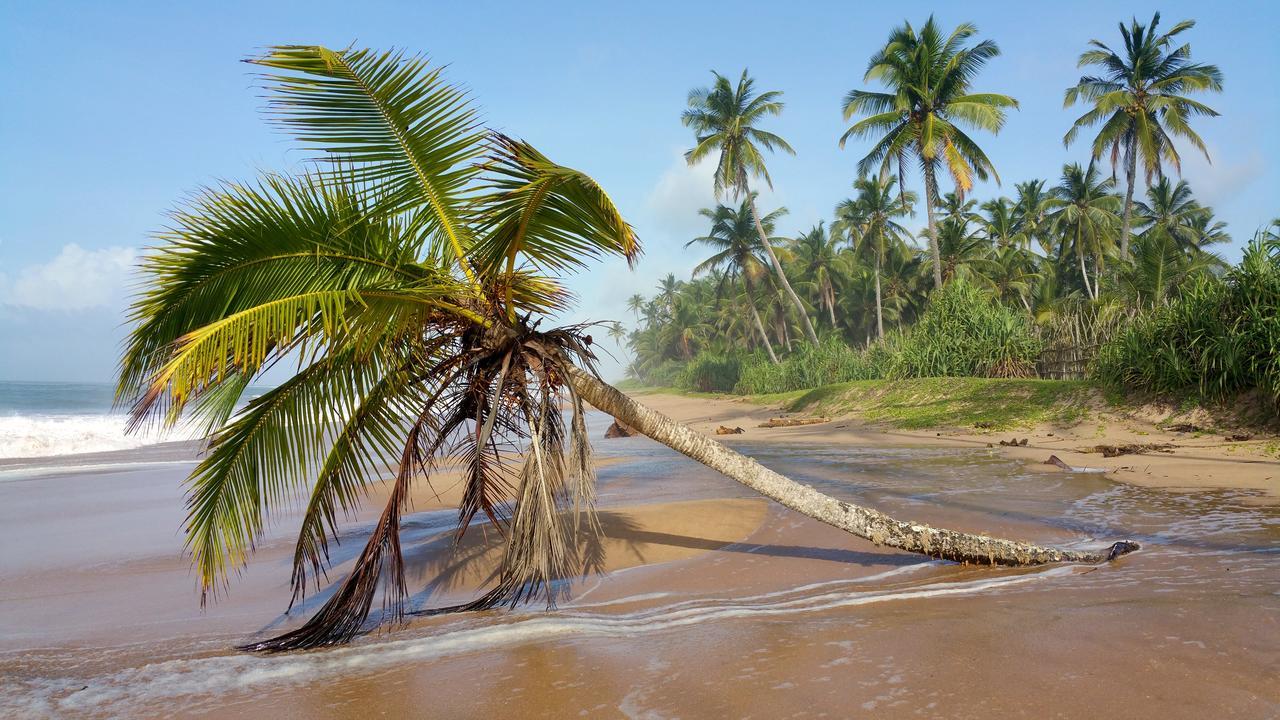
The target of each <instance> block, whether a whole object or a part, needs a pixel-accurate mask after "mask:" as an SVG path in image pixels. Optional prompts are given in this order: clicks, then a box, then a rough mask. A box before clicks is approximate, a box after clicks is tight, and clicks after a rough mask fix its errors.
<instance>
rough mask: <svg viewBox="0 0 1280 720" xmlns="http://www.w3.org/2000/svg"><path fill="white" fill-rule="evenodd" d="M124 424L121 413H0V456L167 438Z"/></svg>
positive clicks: (120, 446)
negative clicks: (134, 430)
mask: <svg viewBox="0 0 1280 720" xmlns="http://www.w3.org/2000/svg"><path fill="white" fill-rule="evenodd" d="M125 424H126V418H125V416H123V415H107V414H98V415H10V416H0V459H10V458H33V457H53V456H59V455H78V454H82V453H98V452H111V451H114V450H132V449H134V448H139V447H142V446H144V445H152V444H155V443H158V442H164V441H165V440H167V439H170V438H166V437H164V436H162V435H160V434H158V433H156V432H154V431H139V432H137V433H132V434H130V433H126V432H125ZM174 439H177V438H174Z"/></svg>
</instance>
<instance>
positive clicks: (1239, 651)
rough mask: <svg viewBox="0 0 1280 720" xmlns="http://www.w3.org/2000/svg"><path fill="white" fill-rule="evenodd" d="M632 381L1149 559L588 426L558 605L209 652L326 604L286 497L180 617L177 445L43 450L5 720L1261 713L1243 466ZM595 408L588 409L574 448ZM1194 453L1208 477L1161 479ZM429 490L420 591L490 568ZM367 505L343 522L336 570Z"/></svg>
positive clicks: (675, 405)
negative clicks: (771, 496) (260, 652)
mask: <svg viewBox="0 0 1280 720" xmlns="http://www.w3.org/2000/svg"><path fill="white" fill-rule="evenodd" d="M642 400H643V401H644V402H647V403H650V404H651V405H653V406H655V407H657V408H659V409H661V410H663V411H664V412H667V413H668V414H670V415H672V416H674V417H677V418H679V419H682V420H684V421H687V422H690V423H692V424H693V425H694V427H696V428H698V429H700V430H708V429H710V430H714V427H715V426H718V425H721V424H723V425H730V426H739V425H740V426H742V427H743V428H744V430H745V432H744V433H743V434H741V435H734V436H727V439H728V440H729V442H731V443H732V444H733V445H734V446H736V447H738V448H739V449H740V450H742V451H744V452H747V453H749V454H751V455H753V456H755V457H757V458H758V459H760V460H761V461H762V462H764V463H765V464H766V465H768V466H770V467H773V468H775V469H778V470H779V471H781V472H784V473H787V474H789V475H791V476H792V477H795V478H796V479H798V480H801V481H803V482H806V483H810V484H813V485H815V486H817V487H819V488H820V489H821V490H823V491H824V492H828V493H831V494H834V495H837V496H839V497H846V498H849V499H850V500H856V501H858V502H862V503H866V504H869V505H872V506H875V507H878V508H881V509H884V510H886V511H888V512H891V513H893V514H895V515H898V516H901V517H910V518H913V519H917V520H921V521H924V522H929V523H933V524H937V525H944V526H948V527H953V528H957V529H964V530H975V531H984V532H990V533H998V534H1002V535H1006V536H1012V537H1017V538H1023V539H1028V540H1034V541H1037V542H1044V543H1058V544H1064V545H1071V546H1097V545H1101V544H1103V543H1106V542H1109V541H1112V540H1115V539H1120V538H1126V537H1128V538H1133V539H1137V540H1139V541H1140V542H1142V543H1143V545H1144V549H1143V551H1141V552H1139V553H1137V554H1136V555H1133V556H1132V557H1126V558H1124V559H1123V560H1121V561H1119V562H1115V563H1112V564H1110V565H1107V566H1103V567H1080V566H1060V567H1046V568H1028V569H989V568H973V567H964V566H958V565H954V564H949V563H940V562H933V561H928V560H927V559H924V558H920V557H917V556H912V555H907V554H904V553H900V552H895V551H890V550H885V549H883V548H876V547H875V546H873V545H871V544H869V543H866V542H863V541H861V540H857V539H854V538H851V537H849V536H847V535H845V534H844V533H842V532H840V531H837V530H834V529H832V528H829V527H826V526H824V525H821V524H818V523H816V522H813V521H810V520H808V519H806V518H803V517H800V516H797V515H795V514H794V513H791V512H789V511H786V510H785V509H782V508H780V507H778V506H776V505H774V504H772V503H769V502H767V501H765V500H762V499H759V498H757V497H753V496H752V495H751V494H750V492H749V491H746V490H745V489H743V488H741V487H740V486H738V485H736V484H735V483H733V482H731V481H728V480H726V479H724V478H723V477H721V476H719V475H717V474H715V473H713V472H711V471H710V470H708V469H706V468H703V467H702V466H700V465H697V464H696V463H693V462H691V461H689V460H687V459H685V458H683V457H680V456H678V455H676V454H675V453H673V452H671V451H669V450H667V449H666V448H663V447H661V446H659V445H657V444H656V443H653V442H651V441H649V440H647V439H644V438H627V439H620V440H601V439H597V441H596V448H597V461H598V467H599V475H600V479H599V509H600V512H601V519H602V525H603V528H604V531H605V538H604V541H603V550H604V558H605V560H604V565H603V572H602V573H601V574H599V575H596V576H592V577H588V578H584V579H581V580H579V581H578V582H576V583H574V584H573V585H572V586H571V588H570V590H569V593H568V600H567V601H566V602H564V603H562V604H561V606H560V607H559V608H557V609H556V610H554V611H551V612H547V611H546V610H545V609H544V608H542V607H520V608H516V609H513V610H506V609H503V610H495V611H490V612H484V613H473V614H467V615H457V616H444V617H435V618H417V619H413V620H411V621H410V622H409V623H407V625H404V626H401V627H398V628H395V629H394V630H390V631H379V632H375V633H372V634H370V635H368V636H365V637H362V638H360V639H358V640H357V641H356V642H354V643H352V644H351V645H349V646H345V647H341V648H332V649H325V650H318V651H312V652H305V653H295V654H288V655H283V656H271V657H262V656H257V655H251V654H246V653H241V652H237V651H235V650H234V649H233V647H234V645H235V644H237V643H241V642H244V641H246V640H250V639H253V638H255V637H260V636H262V635H265V634H270V633H273V632H278V631H279V630H280V629H281V628H284V627H288V626H290V625H292V624H295V623H298V622H300V621H301V620H302V619H303V618H305V616H306V614H307V612H308V611H310V610H313V609H314V608H315V607H317V606H318V603H319V602H322V601H323V598H324V597H325V595H324V593H321V594H320V595H318V596H315V597H311V598H308V600H307V601H305V602H304V603H303V604H302V605H301V607H297V608H295V609H294V611H293V613H292V614H290V615H282V614H281V613H282V611H283V610H284V608H285V607H286V606H287V604H288V597H289V591H288V563H289V560H290V559H291V554H292V538H291V534H292V532H293V531H294V529H295V528H296V517H294V516H292V515H287V514H286V515H284V516H282V517H280V518H278V519H277V520H276V522H274V523H273V524H272V526H271V529H270V531H269V533H268V534H267V536H266V537H264V538H263V539H262V541H261V542H260V543H259V544H258V549H257V553H256V555H255V556H254V558H253V560H252V562H251V563H250V564H249V566H248V567H247V568H245V570H244V571H243V572H242V573H241V574H240V576H239V577H238V578H236V579H234V580H233V582H232V583H231V585H230V587H229V588H228V589H227V592H226V593H225V594H224V596H223V597H221V598H220V599H219V600H218V602H216V603H214V604H213V605H211V606H210V608H209V609H208V610H205V611H203V612H202V611H201V610H200V607H199V602H198V594H197V592H196V588H195V580H194V578H193V577H192V575H191V574H190V571H189V564H188V561H187V560H186V558H185V557H184V556H183V554H182V538H181V534H180V526H181V521H182V516H183V507H182V499H181V480H182V478H183V476H184V475H185V472H187V471H188V470H189V468H190V465H189V464H186V465H183V464H181V463H179V464H173V465H149V466H143V467H130V466H121V467H122V469H119V470H117V471H103V470H100V469H99V470H91V471H87V472H73V471H70V470H64V471H62V472H61V473H55V474H45V475H40V476H33V477H30V478H27V479H20V480H16V481H10V482H5V483H0V547H2V548H3V552H4V556H3V557H4V577H5V582H4V583H3V590H2V595H0V620H2V622H0V627H3V628H4V631H3V635H2V636H0V667H2V668H3V673H2V675H3V678H4V679H3V681H2V682H3V684H4V688H3V693H0V695H2V696H3V698H4V699H3V700H2V701H0V709H2V710H3V713H2V714H4V715H5V716H10V717H122V716H127V717H161V716H168V717H173V716H182V717H185V716H199V717H273V718H294V717H297V718H304V717H316V716H325V717H339V718H365V717H379V716H385V717H406V716H422V717H450V718H452V717H459V718H465V717H477V716H481V715H486V716H491V717H547V718H559V717H576V716H583V717H629V718H657V717H851V716H864V715H865V716H874V717H946V718H956V717H961V718H964V717H972V718H987V717H996V716H999V717H1044V716H1047V715H1052V716H1056V717H1066V718H1087V717H1098V716H1102V717H1134V718H1162V719H1164V718H1199V717H1205V716H1209V715H1215V716H1216V715H1231V716H1235V717H1250V718H1254V717H1256V718H1264V717H1272V716H1274V715H1275V714H1276V713H1277V712H1280V686H1278V685H1277V683H1276V682H1275V678H1276V677H1277V674H1278V673H1280V609H1278V608H1277V607H1276V603H1275V594H1274V593H1275V577H1276V567H1277V565H1276V563H1277V561H1278V560H1277V559H1278V558H1280V555H1278V553H1280V508H1277V507H1276V505H1275V503H1274V502H1272V499H1273V498H1274V497H1275V496H1274V491H1273V489H1271V488H1265V486H1261V487H1260V486H1258V485H1250V484H1249V483H1248V482H1244V481H1241V479H1240V477H1238V476H1239V475H1242V474H1243V472H1244V471H1241V472H1238V473H1237V472H1234V471H1233V472H1230V473H1228V474H1226V475H1223V476H1221V477H1220V478H1219V477H1218V472H1219V471H1218V470H1216V468H1219V467H1235V466H1234V465H1231V464H1229V463H1238V462H1239V460H1236V459H1221V458H1217V457H1215V456H1212V455H1207V451H1199V450H1198V451H1196V456H1197V458H1196V459H1193V460H1189V461H1187V464H1186V465H1182V464H1179V461H1178V460H1177V458H1179V456H1180V455H1179V454H1180V453H1181V452H1182V450H1181V448H1179V451H1178V452H1176V453H1175V454H1174V455H1172V456H1167V457H1166V456H1164V455H1160V456H1153V457H1152V460H1153V461H1154V460H1159V461H1160V462H1162V463H1165V464H1164V465H1161V466H1160V467H1161V468H1163V470H1161V471H1159V472H1157V471H1156V470H1155V467H1156V466H1154V465H1153V472H1152V474H1151V478H1154V479H1152V480H1149V481H1148V482H1149V483H1150V484H1153V485H1157V484H1160V483H1159V482H1156V481H1157V480H1165V479H1169V480H1171V482H1167V483H1165V484H1166V485H1168V486H1169V487H1166V488H1161V489H1157V488H1153V487H1146V486H1144V485H1143V484H1139V483H1136V482H1130V481H1129V479H1130V476H1134V477H1147V476H1146V475H1145V474H1143V473H1140V472H1137V471H1134V472H1124V473H1111V474H1105V475H1104V474H1097V473H1069V472H1061V471H1055V472H1045V471H1043V470H1042V468H1040V467H1038V466H1037V463H1036V461H1037V460H1040V461H1042V459H1040V458H1039V457H1038V453H1044V452H1045V451H1046V449H1047V447H1042V446H1048V445H1049V443H1045V442H1043V440H1042V439H1041V438H1040V437H1038V436H1037V435H1036V434H1035V433H1031V434H1030V437H1032V438H1033V439H1032V441H1031V442H1030V443H1029V444H1028V446H1027V447H1026V448H1018V449H1017V450H1013V451H1008V450H1006V449H1004V448H999V446H996V448H995V449H993V448H988V447H987V443H989V442H992V441H993V440H994V436H985V437H984V436H964V435H951V434H944V435H941V436H939V435H937V434H936V433H896V432H885V431H883V430H882V429H877V428H872V427H865V426H859V425H858V424H857V423H856V422H855V421H853V420H834V421H832V422H831V423H826V424H823V425H811V426H805V427H795V428H776V429H763V428H757V427H756V425H758V424H759V423H760V422H761V421H763V420H765V419H768V417H770V416H776V415H777V412H776V411H774V410H772V409H770V408H760V407H754V406H749V405H746V404H743V403H739V402H733V401H722V400H709V399H705V398H687V397H675V396H656V395H646V396H644V397H643V398H642ZM608 420H609V418H607V417H605V416H602V415H599V414H594V415H593V416H592V424H591V431H592V435H593V438H600V437H601V436H602V435H603V430H604V427H605V426H606V425H607V424H608ZM938 432H941V431H938ZM1025 435H1027V434H1026V433H1021V434H1020V436H1025ZM1045 437H1046V438H1047V437H1048V436H1045ZM1053 437H1054V438H1057V437H1058V436H1057V435H1056V434H1055V435H1054V436H1053ZM1062 439H1063V440H1064V442H1063V444H1064V445H1072V446H1074V444H1075V443H1076V442H1078V441H1082V440H1083V438H1072V439H1070V440H1067V439H1066V438H1062ZM1052 452H1055V453H1058V454H1059V456H1060V457H1062V458H1063V459H1065V460H1067V462H1069V463H1076V462H1080V463H1082V464H1084V463H1086V462H1087V463H1088V464H1090V465H1101V464H1102V463H1101V462H1100V458H1099V457H1098V456H1090V455H1089V454H1087V453H1082V454H1078V455H1077V454H1071V453H1067V452H1063V451H1062V449H1061V448H1057V449H1053V450H1052ZM1201 455H1206V456H1207V457H1210V458H1211V459H1204V458H1202V457H1199V456H1201ZM1023 458H1026V459H1023ZM108 459H110V458H108ZM1139 459H1141V460H1142V461H1144V462H1145V460H1146V459H1147V456H1141V457H1140V458H1139ZM1133 460H1134V459H1133V458H1124V457H1122V458H1115V459H1113V460H1112V459H1109V460H1108V461H1107V462H1115V463H1116V464H1117V465H1121V464H1133ZM1205 463H1208V464H1207V465H1203V467H1207V468H1213V469H1211V470H1205V469H1200V470H1194V471H1191V472H1190V474H1189V475H1188V474H1186V471H1184V470H1180V468H1186V467H1192V466H1195V467H1201V466H1202V464H1205ZM1240 464H1241V465H1243V466H1245V467H1249V465H1248V464H1247V463H1240ZM1269 467H1271V468H1274V467H1275V466H1274V463H1272V464H1271V465H1270V466H1269ZM1179 472H1182V473H1183V474H1181V475H1177V474H1176V473H1179ZM1210 473H1211V474H1210ZM1197 474H1199V475H1202V476H1203V475H1206V474H1209V478H1208V480H1205V479H1204V478H1197V477H1196V475H1197ZM1258 477H1260V478H1264V479H1265V477H1266V476H1264V475H1259V476H1258ZM449 480H450V478H449V475H448V474H447V473H445V474H442V475H441V476H440V477H438V478H437V479H436V482H435V483H434V484H433V486H432V487H431V488H428V487H426V486H420V487H419V488H418V489H417V495H416V496H415V503H414V513H413V514H412V515H410V516H409V517H408V518H407V520H406V526H405V532H404V538H403V542H404V546H405V549H406V558H407V563H408V568H409V584H410V587H411V590H412V591H413V592H414V593H415V595H414V597H413V602H414V604H415V606H416V607H426V606H430V605H433V604H443V603H446V602H456V601H458V600H462V599H466V598H469V597H473V596H474V595H475V594H476V593H477V592H478V591H479V590H480V588H482V587H483V586H484V585H485V583H486V582H487V581H488V580H489V579H490V573H491V571H492V568H493V564H494V562H495V561H496V557H497V555H496V545H495V541H496V536H495V534H494V533H493V532H492V531H491V530H490V531H489V532H486V528H484V527H483V526H481V527H478V528H476V529H474V530H473V531H472V532H471V533H469V534H468V536H467V539H466V540H464V542H463V543H462V544H461V545H458V546H456V547H455V545H454V543H453V534H452V532H451V523H452V520H453V515H454V513H453V511H452V509H451V508H452V507H453V506H454V505H455V504H456V502H457V497H456V492H454V491H453V489H452V485H451V484H450V482H449ZM1192 481H1196V482H1192ZM1215 483H1217V484H1215ZM1191 486H1194V487H1195V490H1193V491H1189V490H1187V489H1186V488H1188V487H1191ZM1268 491H1270V492H1271V494H1268ZM368 507H369V508H371V509H370V510H369V511H368V512H369V513H372V512H374V510H373V509H372V508H377V507H378V501H377V498H371V502H370V503H369V505H368ZM371 519H372V515H371V514H370V515H362V516H361V517H358V518H355V519H354V521H353V522H352V523H349V524H348V526H347V527H348V530H347V531H345V532H344V535H343V538H342V543H341V545H340V546H339V547H338V548H336V550H335V557H334V560H335V567H334V569H333V570H332V571H331V573H330V578H331V579H337V578H340V577H341V576H342V574H343V572H344V568H345V567H346V566H348V565H349V562H350V559H351V558H352V557H353V556H354V555H355V554H356V553H357V552H358V551H359V548H360V546H361V543H362V542H363V540H362V536H363V534H364V533H367V531H368V528H369V525H370V521H371ZM86 536H93V537H95V538H98V540H97V541H95V542H93V543H85V542H84V541H83V540H82V539H80V538H83V537H86Z"/></svg>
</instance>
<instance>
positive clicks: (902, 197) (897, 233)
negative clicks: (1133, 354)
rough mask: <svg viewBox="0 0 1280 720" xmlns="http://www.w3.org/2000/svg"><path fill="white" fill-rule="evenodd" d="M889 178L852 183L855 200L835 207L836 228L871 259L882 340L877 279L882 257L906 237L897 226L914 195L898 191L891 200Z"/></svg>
mask: <svg viewBox="0 0 1280 720" xmlns="http://www.w3.org/2000/svg"><path fill="white" fill-rule="evenodd" d="M895 183H896V180H895V179H894V178H893V177H892V176H884V177H882V176H879V175H873V176H871V177H861V178H858V179H857V180H856V181H854V183H853V188H854V190H856V191H857V193H858V194H857V197H855V198H853V199H849V200H843V201H841V202H840V204H839V205H837V206H836V210H835V213H836V226H837V228H838V229H839V230H840V231H841V232H843V233H844V234H845V236H846V237H848V238H849V239H850V240H851V242H852V245H853V247H854V251H855V252H867V253H869V254H870V255H871V257H872V266H873V268H874V270H873V272H874V277H875V305H876V337H877V338H883V337H884V298H883V295H882V293H881V276H882V275H883V271H882V268H883V266H884V260H885V255H886V254H887V253H888V252H889V249H890V247H891V246H892V245H893V244H898V243H901V242H902V239H903V238H905V237H908V236H909V235H910V233H909V232H908V231H907V229H906V228H904V227H903V226H902V225H900V224H899V223H898V218H902V217H906V216H907V215H909V214H911V208H912V206H913V205H914V204H915V201H916V196H915V193H913V192H910V191H906V190H904V191H901V192H900V193H899V194H898V196H897V197H894V184H895Z"/></svg>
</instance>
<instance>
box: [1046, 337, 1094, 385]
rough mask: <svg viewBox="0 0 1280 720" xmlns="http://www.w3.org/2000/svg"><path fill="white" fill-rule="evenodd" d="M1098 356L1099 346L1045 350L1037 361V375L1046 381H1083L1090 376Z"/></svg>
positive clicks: (1074, 346) (1061, 347)
mask: <svg viewBox="0 0 1280 720" xmlns="http://www.w3.org/2000/svg"><path fill="white" fill-rule="evenodd" d="M1097 354H1098V346H1097V345H1067V346H1059V347H1051V348H1045V350H1044V352H1042V353H1040V357H1039V358H1037V359H1036V374H1037V375H1039V376H1040V377H1042V378H1045V379H1046V380H1083V379H1085V378H1086V377H1088V376H1089V364H1090V363H1092V362H1093V358H1094V357H1095V356H1097Z"/></svg>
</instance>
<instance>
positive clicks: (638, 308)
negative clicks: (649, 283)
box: [627, 293, 646, 320]
mask: <svg viewBox="0 0 1280 720" xmlns="http://www.w3.org/2000/svg"><path fill="white" fill-rule="evenodd" d="M645 302H646V301H645V299H644V296H643V295H641V294H640V293H634V294H632V296H631V297H629V298H627V309H628V310H630V311H631V312H632V313H634V314H635V316H636V319H637V320H639V319H640V314H641V313H642V312H644V304H645Z"/></svg>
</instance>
